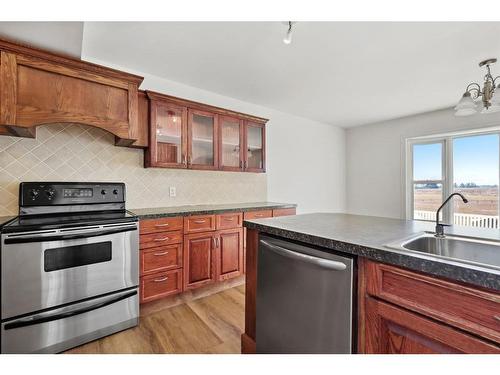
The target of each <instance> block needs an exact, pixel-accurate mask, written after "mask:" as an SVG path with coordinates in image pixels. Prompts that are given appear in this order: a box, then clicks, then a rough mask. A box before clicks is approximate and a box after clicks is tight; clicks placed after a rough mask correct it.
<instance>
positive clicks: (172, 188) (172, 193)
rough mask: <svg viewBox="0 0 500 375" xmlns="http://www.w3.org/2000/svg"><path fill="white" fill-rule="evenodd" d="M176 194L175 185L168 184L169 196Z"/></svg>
mask: <svg viewBox="0 0 500 375" xmlns="http://www.w3.org/2000/svg"><path fill="white" fill-rule="evenodd" d="M176 194H177V193H176V191H175V186H170V196H171V197H175V195H176Z"/></svg>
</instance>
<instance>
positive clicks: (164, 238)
mask: <svg viewBox="0 0 500 375" xmlns="http://www.w3.org/2000/svg"><path fill="white" fill-rule="evenodd" d="M169 239H170V237H163V238H155V239H154V241H167V240H169Z"/></svg>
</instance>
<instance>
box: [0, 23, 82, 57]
mask: <svg viewBox="0 0 500 375" xmlns="http://www.w3.org/2000/svg"><path fill="white" fill-rule="evenodd" d="M0 38H7V39H9V40H13V41H18V42H21V43H22V42H24V43H29V44H31V45H33V46H36V47H39V48H44V49H48V50H51V51H54V52H59V53H63V54H66V55H69V56H73V57H78V58H80V56H81V53H82V40H83V22H0Z"/></svg>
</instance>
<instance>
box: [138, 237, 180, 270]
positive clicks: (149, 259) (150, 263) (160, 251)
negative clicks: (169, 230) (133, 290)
mask: <svg viewBox="0 0 500 375" xmlns="http://www.w3.org/2000/svg"><path fill="white" fill-rule="evenodd" d="M140 257H141V276H142V275H145V274H151V273H155V272H161V271H167V270H171V269H174V268H179V267H182V244H177V245H171V246H160V247H153V248H151V249H148V250H142V251H141V252H140Z"/></svg>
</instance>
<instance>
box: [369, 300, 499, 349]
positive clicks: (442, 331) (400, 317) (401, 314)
mask: <svg viewBox="0 0 500 375" xmlns="http://www.w3.org/2000/svg"><path fill="white" fill-rule="evenodd" d="M365 309H366V310H365V316H366V318H365V319H366V321H365V343H364V347H363V352H364V353H373V354H454V353H488V354H492V353H495V354H499V353H500V347H498V346H496V345H494V344H492V343H489V342H488V341H486V340H482V339H479V338H477V337H474V336H473V335H470V334H467V333H464V332H462V331H459V330H456V329H454V328H451V327H449V326H447V325H445V324H440V323H437V322H435V321H433V320H431V319H428V318H425V317H422V316H420V315H418V314H415V313H411V312H409V311H407V310H405V309H402V308H399V307H396V306H393V305H390V304H388V303H385V302H381V301H379V300H376V299H374V298H371V297H368V298H367V299H366V303H365Z"/></svg>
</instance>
